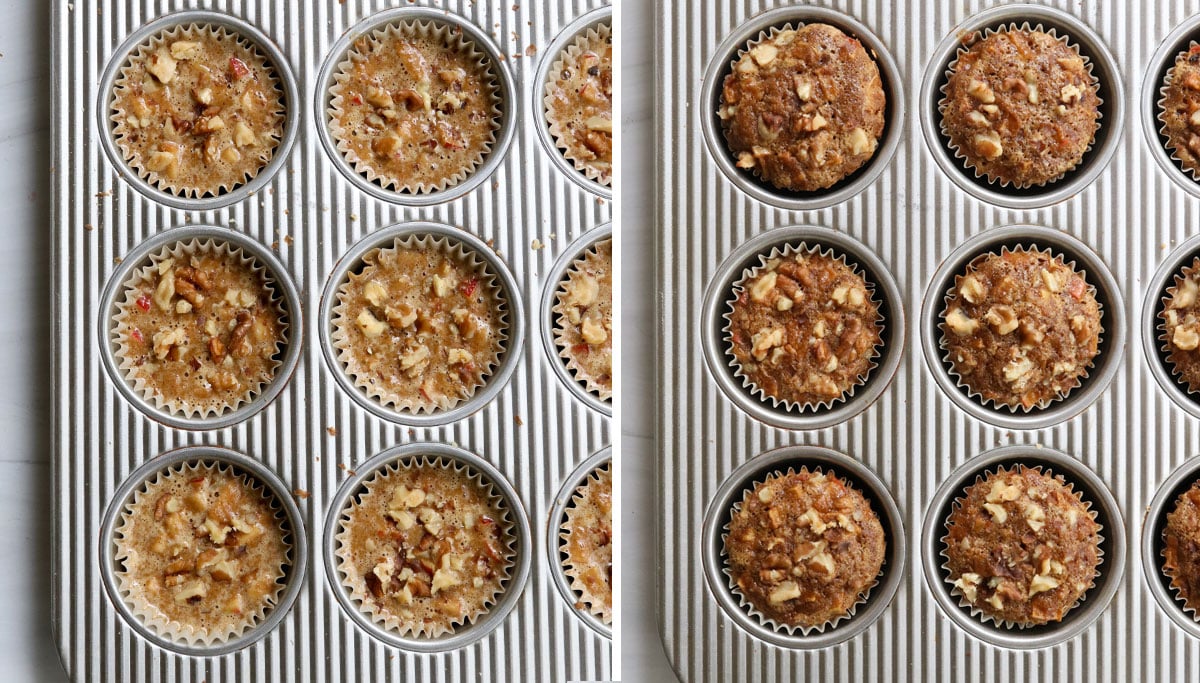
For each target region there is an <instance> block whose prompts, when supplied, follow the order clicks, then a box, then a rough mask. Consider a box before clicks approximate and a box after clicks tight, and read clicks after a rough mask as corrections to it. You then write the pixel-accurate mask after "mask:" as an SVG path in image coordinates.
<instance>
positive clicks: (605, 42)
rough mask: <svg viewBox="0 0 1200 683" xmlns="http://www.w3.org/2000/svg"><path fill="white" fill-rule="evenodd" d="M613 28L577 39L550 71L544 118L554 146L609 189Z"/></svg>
mask: <svg viewBox="0 0 1200 683" xmlns="http://www.w3.org/2000/svg"><path fill="white" fill-rule="evenodd" d="M612 83H613V80H612V29H611V28H610V27H609V26H607V25H605V26H601V27H600V28H599V30H598V31H589V32H588V33H587V34H585V35H583V36H580V37H579V38H578V39H577V40H576V41H575V43H574V44H573V45H571V46H569V47H568V48H567V49H566V50H564V51H563V53H562V55H561V56H560V57H559V58H558V61H556V62H555V63H554V65H553V66H552V67H551V74H550V81H549V82H548V83H547V85H546V102H545V104H546V116H547V120H548V121H549V123H550V132H551V134H552V135H553V136H554V142H555V143H556V144H557V145H558V146H559V147H560V148H562V149H563V150H564V154H565V155H566V157H567V158H568V159H570V160H571V161H573V162H574V163H575V165H576V166H577V167H582V169H581V170H583V171H585V172H586V173H587V174H588V175H589V176H590V177H594V178H595V179H596V182H598V183H600V184H601V185H611V184H612V173H613V167H612V138H613V120H612V97H613V89H612Z"/></svg>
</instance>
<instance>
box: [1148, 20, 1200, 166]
mask: <svg viewBox="0 0 1200 683" xmlns="http://www.w3.org/2000/svg"><path fill="white" fill-rule="evenodd" d="M1161 92H1162V98H1161V99H1160V100H1159V101H1158V105H1159V112H1158V121H1159V123H1161V124H1162V127H1161V128H1160V131H1161V132H1162V134H1163V135H1164V136H1165V137H1166V138H1167V149H1168V150H1170V152H1171V155H1172V156H1173V157H1174V158H1175V159H1177V160H1178V161H1179V164H1180V166H1182V167H1183V168H1184V170H1186V171H1191V172H1193V173H1195V172H1197V171H1200V45H1197V44H1195V43H1193V44H1192V45H1191V46H1190V47H1189V48H1188V49H1187V50H1184V51H1183V52H1180V53H1179V55H1177V56H1176V57H1175V66H1174V67H1172V68H1171V70H1170V71H1168V72H1167V78H1166V82H1165V84H1164V85H1163V88H1162V91H1161Z"/></svg>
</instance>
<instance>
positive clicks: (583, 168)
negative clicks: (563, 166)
mask: <svg viewBox="0 0 1200 683" xmlns="http://www.w3.org/2000/svg"><path fill="white" fill-rule="evenodd" d="M611 40H612V26H610V25H609V24H598V25H596V26H591V27H588V29H587V30H586V31H583V32H582V33H580V34H579V35H578V36H576V37H575V40H574V41H572V42H571V44H570V45H567V46H566V47H565V48H563V51H562V53H560V54H559V55H558V57H557V59H555V60H554V63H553V64H551V65H550V70H549V72H548V74H547V75H546V82H545V83H544V84H543V87H544V88H545V89H546V90H547V91H549V89H550V86H551V84H552V83H553V82H554V80H555V78H556V77H557V74H559V73H562V70H563V69H564V68H565V67H566V62H567V60H568V59H572V60H573V59H577V58H578V57H579V55H581V54H582V53H584V52H586V51H587V50H589V49H591V48H592V46H594V45H603V44H604V43H606V42H608V41H611ZM542 114H543V116H545V117H546V123H547V124H549V126H550V136H551V137H552V138H554V146H555V147H557V148H558V151H559V152H561V153H562V155H563V156H564V157H566V159H567V161H570V162H571V164H572V165H573V166H574V167H575V170H577V171H579V172H580V173H582V174H584V175H585V176H586V177H587V178H588V180H592V181H595V182H597V183H600V184H601V185H604V186H605V187H611V186H612V178H613V175H615V171H616V169H615V168H612V167H611V166H610V168H609V170H608V173H601V172H600V171H598V170H597V169H596V167H595V166H594V165H593V163H591V162H590V161H588V160H585V159H579V158H576V157H575V156H573V155H572V154H571V146H570V145H569V144H567V142H566V140H567V135H568V132H569V131H567V130H566V129H565V128H563V123H562V122H561V121H558V120H557V119H556V118H555V117H554V112H553V111H552V110H551V107H550V95H549V94H547V95H545V96H544V97H543V98H542ZM614 123H615V122H614Z"/></svg>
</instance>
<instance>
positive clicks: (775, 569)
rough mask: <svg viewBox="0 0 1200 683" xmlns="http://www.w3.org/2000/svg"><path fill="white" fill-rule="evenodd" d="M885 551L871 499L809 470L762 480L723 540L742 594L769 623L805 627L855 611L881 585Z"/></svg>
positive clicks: (833, 477)
mask: <svg viewBox="0 0 1200 683" xmlns="http://www.w3.org/2000/svg"><path fill="white" fill-rule="evenodd" d="M886 547H887V542H886V540H885V539H884V535H883V526H882V525H881V524H880V522H879V517H878V516H876V514H875V512H874V511H873V510H872V509H871V504H870V503H869V502H868V501H867V499H866V498H864V497H863V495H862V494H861V493H859V492H858V491H856V490H855V489H853V488H851V487H850V486H848V485H847V484H846V482H845V481H844V480H842V479H841V478H840V477H838V476H837V475H835V474H833V473H831V472H830V473H823V472H810V471H808V469H807V468H802V469H801V470H800V471H799V472H792V471H789V472H787V473H782V472H776V473H773V474H771V475H770V476H768V477H767V478H766V479H765V480H764V481H761V482H757V483H756V484H755V485H754V489H753V490H752V491H750V492H749V493H748V494H747V495H746V498H745V499H744V500H743V501H742V507H741V509H740V510H737V511H735V512H734V514H733V518H732V520H731V521H730V523H729V534H728V536H727V537H726V539H725V552H726V554H727V555H728V557H729V569H730V576H731V578H732V579H733V582H734V585H735V586H736V587H737V590H738V591H740V592H741V593H742V595H744V596H745V597H746V600H748V601H749V602H750V604H752V605H754V608H755V609H757V610H758V611H759V612H761V613H762V614H763V615H764V616H766V617H767V618H769V619H772V620H774V621H775V622H777V623H779V624H783V625H788V626H801V627H815V626H821V625H822V624H825V623H827V622H830V621H832V620H834V619H837V618H838V617H842V616H845V615H847V614H849V613H850V610H851V608H853V607H854V605H855V604H856V603H858V602H859V599H860V596H862V595H863V594H865V593H866V592H867V591H869V590H870V589H871V587H872V586H874V585H875V583H876V580H877V577H878V576H879V572H880V569H881V568H882V566H883V560H884V554H885V551H886Z"/></svg>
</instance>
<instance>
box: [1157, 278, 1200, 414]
mask: <svg viewBox="0 0 1200 683" xmlns="http://www.w3.org/2000/svg"><path fill="white" fill-rule="evenodd" d="M1197 272H1200V256H1197V257H1194V258H1193V259H1192V263H1191V265H1188V266H1184V267H1183V268H1181V269H1180V270H1179V271H1177V272H1176V273H1175V274H1174V275H1173V276H1172V282H1173V283H1174V284H1172V285H1171V286H1170V287H1167V289H1166V291H1165V292H1164V295H1163V298H1162V310H1160V311H1159V312H1158V315H1156V316H1155V317H1156V318H1157V319H1158V327H1157V328H1156V329H1157V330H1158V341H1159V348H1158V351H1159V353H1160V354H1162V358H1163V360H1164V361H1166V363H1167V366H1168V367H1170V368H1171V377H1172V378H1174V380H1175V381H1176V382H1177V383H1178V384H1179V386H1180V388H1182V389H1183V390H1184V391H1186V392H1187V393H1188V395H1190V396H1200V385H1196V386H1193V385H1190V384H1188V383H1187V381H1186V380H1185V379H1184V377H1183V374H1182V373H1181V372H1180V371H1179V368H1178V366H1177V364H1176V362H1175V360H1173V359H1174V357H1175V354H1176V351H1175V350H1174V349H1172V348H1171V338H1170V336H1169V333H1168V332H1167V320H1166V316H1167V306H1168V305H1169V304H1170V302H1171V298H1172V297H1173V296H1175V293H1176V291H1178V289H1179V285H1180V284H1182V283H1183V281H1184V280H1186V279H1188V278H1189V277H1190V276H1191V275H1194V274H1196V273H1197Z"/></svg>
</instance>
